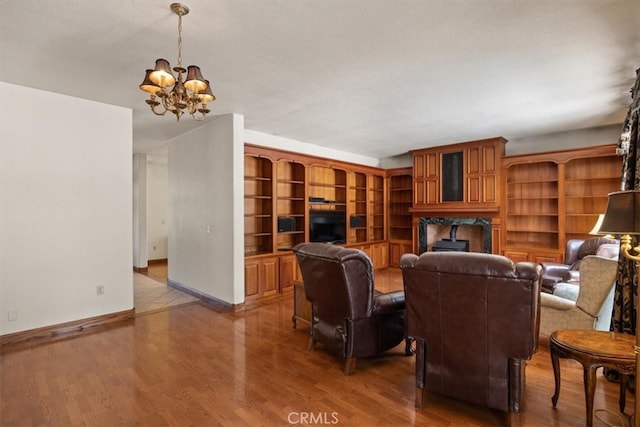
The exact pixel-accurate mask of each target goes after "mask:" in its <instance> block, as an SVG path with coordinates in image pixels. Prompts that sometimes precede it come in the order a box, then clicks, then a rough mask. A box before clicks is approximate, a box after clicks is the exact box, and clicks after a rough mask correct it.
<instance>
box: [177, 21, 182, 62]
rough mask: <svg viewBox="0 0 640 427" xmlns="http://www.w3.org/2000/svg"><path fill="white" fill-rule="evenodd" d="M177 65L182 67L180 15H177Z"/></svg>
mask: <svg viewBox="0 0 640 427" xmlns="http://www.w3.org/2000/svg"><path fill="white" fill-rule="evenodd" d="M178 67H182V15H178Z"/></svg>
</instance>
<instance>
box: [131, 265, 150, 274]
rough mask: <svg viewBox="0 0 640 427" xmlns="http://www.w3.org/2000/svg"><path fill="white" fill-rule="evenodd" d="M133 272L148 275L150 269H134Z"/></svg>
mask: <svg viewBox="0 0 640 427" xmlns="http://www.w3.org/2000/svg"><path fill="white" fill-rule="evenodd" d="M133 271H135V272H136V273H141V274H147V273H148V272H149V267H133Z"/></svg>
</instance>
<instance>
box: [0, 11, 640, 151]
mask: <svg viewBox="0 0 640 427" xmlns="http://www.w3.org/2000/svg"><path fill="white" fill-rule="evenodd" d="M169 4H170V1H155V0H145V1H142V0H114V1H108V2H107V1H86V0H77V1H71V0H58V1H55V2H54V1H43V0H21V1H18V0H0V5H1V6H0V8H1V9H0V24H1V27H0V61H1V65H0V80H2V81H6V82H10V83H15V84H19V85H24V86H29V87H34V88H39V89H44V90H49V91H53V92H58V93H62V94H68V95H72V96H77V97H81V98H86V99H92V100H96V101H100V102H105V103H109V104H114V105H119V106H123V107H128V108H131V109H133V135H134V151H136V152H148V151H150V150H153V149H155V148H157V147H159V146H161V145H163V144H165V143H166V141H167V140H168V139H170V138H172V137H175V136H177V135H179V134H182V133H184V132H187V131H189V130H190V129H193V128H194V127H196V126H199V125H202V123H200V122H194V121H193V120H192V119H191V118H190V117H184V118H182V119H181V120H180V122H179V123H176V121H175V118H173V116H171V117H170V116H168V115H167V116H165V117H157V116H154V115H153V114H151V112H150V111H149V109H148V107H147V105H146V104H145V103H144V100H145V99H146V96H145V95H146V94H145V93H143V92H141V91H140V90H139V89H138V85H139V84H140V82H141V81H142V78H143V77H144V70H145V69H147V68H152V67H153V65H154V61H155V59H156V58H158V57H164V58H166V59H168V60H169V61H170V62H171V64H172V66H173V65H175V63H176V61H177V16H176V15H174V14H173V13H172V12H171V10H170V9H169ZM186 4H187V6H189V8H190V9H191V12H190V13H189V14H188V15H187V16H185V17H184V18H183V43H184V46H183V64H184V65H190V64H196V65H199V66H200V67H201V68H202V72H203V75H204V77H205V78H207V79H209V80H210V81H211V85H212V88H213V91H214V94H215V95H216V97H217V100H216V101H215V102H214V103H213V104H211V107H212V110H213V114H212V115H219V114H228V113H238V114H242V115H244V117H245V127H246V128H248V129H251V130H255V131H259V132H264V133H268V134H272V135H278V136H282V137H286V138H290V139H294V140H300V141H304V142H308V143H312V144H317V145H322V146H327V147H330V148H334V149H339V150H343V151H348V152H353V153H357V154H362V155H366V156H371V157H376V158H382V157H387V156H393V155H398V154H402V153H406V152H407V151H408V150H410V149H413V148H423V147H428V146H433V145H442V144H446V143H451V142H458V141H465V140H471V139H478V138H487V137H493V136H499V135H502V136H505V137H506V138H507V139H511V138H525V137H531V136H535V135H541V134H549V133H555V132H562V131H567V130H575V129H585V128H590V127H597V126H603V125H609V124H615V123H621V122H622V119H623V118H624V114H625V111H626V109H627V107H628V104H629V102H630V98H629V88H630V87H631V84H632V83H633V81H634V78H635V69H636V68H638V67H640V24H639V23H640V3H639V1H638V0H626V1H613V0H611V1H608V0H592V1H590V0H581V1H569V0H560V1H558V0H550V1H545V0H520V1H512V0H468V1H462V0H459V1H456V0H450V1H444V0H442V1H440V0H422V1H417V0H416V1H412V0H369V1H366V0H361V1H359V0H350V1H346V0H345V1H337V0H336V1H320V0H315V1H311V0H296V1H284V0H283V1H275V0H262V1H257V0H251V1H249V0H209V1H189V2H186ZM37 113H40V112H38V110H37V106H34V114H37ZM70 114H73V112H70ZM212 118H213V117H212ZM212 118H210V119H208V120H211V119H212Z"/></svg>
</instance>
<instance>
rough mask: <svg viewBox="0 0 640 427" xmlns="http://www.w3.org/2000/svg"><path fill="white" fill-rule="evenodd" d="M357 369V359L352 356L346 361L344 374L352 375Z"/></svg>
mask: <svg viewBox="0 0 640 427" xmlns="http://www.w3.org/2000/svg"><path fill="white" fill-rule="evenodd" d="M355 369H356V358H355V357H352V356H347V357H346V359H345V361H344V374H345V375H351V374H353V371H355Z"/></svg>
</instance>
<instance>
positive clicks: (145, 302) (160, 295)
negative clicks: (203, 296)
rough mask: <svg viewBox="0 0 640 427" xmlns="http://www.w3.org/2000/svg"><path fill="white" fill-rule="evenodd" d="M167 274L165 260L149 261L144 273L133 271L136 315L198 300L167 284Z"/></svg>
mask: <svg viewBox="0 0 640 427" xmlns="http://www.w3.org/2000/svg"><path fill="white" fill-rule="evenodd" d="M167 276H168V275H167V262H166V261H164V262H151V263H149V267H148V271H147V273H146V274H143V273H135V272H134V273H133V289H134V306H135V309H136V315H139V314H148V313H151V312H154V311H161V310H166V309H167V308H169V307H175V306H179V305H183V304H190V303H193V302H196V301H199V300H198V298H196V297H194V296H191V295H189V294H186V293H184V292H181V291H179V290H177V289H173V288H170V287H169V286H167Z"/></svg>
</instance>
